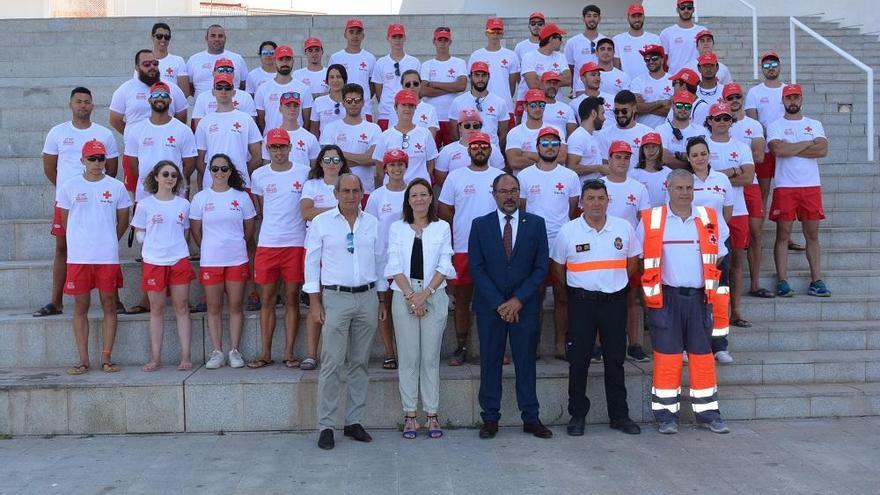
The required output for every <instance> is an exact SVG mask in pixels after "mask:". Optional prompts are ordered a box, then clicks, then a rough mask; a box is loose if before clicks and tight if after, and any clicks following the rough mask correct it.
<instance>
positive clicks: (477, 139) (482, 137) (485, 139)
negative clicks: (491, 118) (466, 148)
mask: <svg viewBox="0 0 880 495" xmlns="http://www.w3.org/2000/svg"><path fill="white" fill-rule="evenodd" d="M474 143H486V144H492V139H490V138H489V135H488V134H486V133H485V132H472V133H471V137H470V139H468V144H474Z"/></svg>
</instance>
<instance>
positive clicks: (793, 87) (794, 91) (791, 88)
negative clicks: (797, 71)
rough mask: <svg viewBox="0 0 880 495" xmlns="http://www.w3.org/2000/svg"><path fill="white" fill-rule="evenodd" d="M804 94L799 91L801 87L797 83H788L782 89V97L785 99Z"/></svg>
mask: <svg viewBox="0 0 880 495" xmlns="http://www.w3.org/2000/svg"><path fill="white" fill-rule="evenodd" d="M803 94H804V92H803V90H802V89H801V85H800V84H798V83H788V84H786V85H785V86H783V87H782V97H783V98H785V97H786V96H788V95H801V96H803Z"/></svg>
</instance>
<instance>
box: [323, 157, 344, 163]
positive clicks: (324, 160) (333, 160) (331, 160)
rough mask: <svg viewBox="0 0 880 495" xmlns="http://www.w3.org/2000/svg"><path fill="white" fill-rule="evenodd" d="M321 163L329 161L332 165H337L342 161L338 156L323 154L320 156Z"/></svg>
mask: <svg viewBox="0 0 880 495" xmlns="http://www.w3.org/2000/svg"><path fill="white" fill-rule="evenodd" d="M321 163H323V164H325V165H330V164H331V163H332V164H333V165H339V164H340V163H342V158H341V157H338V156H325V157H324V158H321Z"/></svg>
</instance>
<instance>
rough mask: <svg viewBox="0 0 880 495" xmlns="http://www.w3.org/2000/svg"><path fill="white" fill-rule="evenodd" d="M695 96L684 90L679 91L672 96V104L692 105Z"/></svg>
mask: <svg viewBox="0 0 880 495" xmlns="http://www.w3.org/2000/svg"><path fill="white" fill-rule="evenodd" d="M696 99H697V96H696V95H695V94H693V93H691V92H690V91H688V90H686V89H679V90H678V91H676V92H675V94H674V95H673V96H672V103H693V102H694V101H695V100H696Z"/></svg>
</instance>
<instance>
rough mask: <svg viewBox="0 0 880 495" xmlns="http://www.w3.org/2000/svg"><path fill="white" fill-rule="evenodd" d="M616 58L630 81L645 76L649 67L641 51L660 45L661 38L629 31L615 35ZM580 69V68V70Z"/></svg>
mask: <svg viewBox="0 0 880 495" xmlns="http://www.w3.org/2000/svg"><path fill="white" fill-rule="evenodd" d="M612 40H613V41H614V56H615V57H617V58H619V59H620V68H621V69H622V70H623V72H626V75H628V76H629V77H630V79H635V78H636V77H638V76H641V75H643V74H645V75H646V74H648V67H647V66H646V65H645V57H643V56H642V54H641V53H639V50H641V49H643V48H645V46H646V45H659V44H661V43H660V36H658V35H656V34H654V33H649V32H646V31H643V32H642V35H641V36H638V37H636V36H633V35H631V34H630V33H629V31H625V32H623V33H620V34H616V35H614V38H612ZM578 69H579V68H578Z"/></svg>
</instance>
